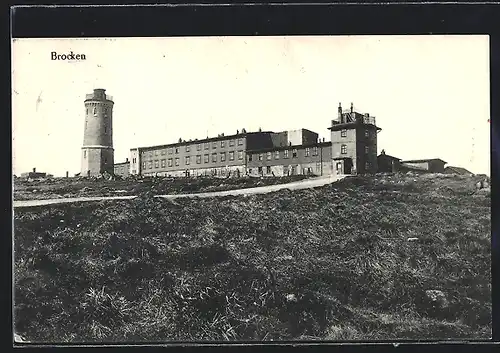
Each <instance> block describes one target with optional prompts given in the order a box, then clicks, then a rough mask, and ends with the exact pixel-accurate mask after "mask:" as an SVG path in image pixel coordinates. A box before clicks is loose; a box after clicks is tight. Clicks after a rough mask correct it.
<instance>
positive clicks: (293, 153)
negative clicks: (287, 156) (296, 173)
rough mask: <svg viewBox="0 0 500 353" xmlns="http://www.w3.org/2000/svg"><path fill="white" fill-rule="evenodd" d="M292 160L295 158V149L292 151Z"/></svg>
mask: <svg viewBox="0 0 500 353" xmlns="http://www.w3.org/2000/svg"><path fill="white" fill-rule="evenodd" d="M292 158H297V150H296V149H293V150H292Z"/></svg>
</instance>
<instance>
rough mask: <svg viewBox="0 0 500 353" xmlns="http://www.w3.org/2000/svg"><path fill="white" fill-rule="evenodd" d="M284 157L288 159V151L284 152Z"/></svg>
mask: <svg viewBox="0 0 500 353" xmlns="http://www.w3.org/2000/svg"><path fill="white" fill-rule="evenodd" d="M283 157H284V158H288V150H285V151H283Z"/></svg>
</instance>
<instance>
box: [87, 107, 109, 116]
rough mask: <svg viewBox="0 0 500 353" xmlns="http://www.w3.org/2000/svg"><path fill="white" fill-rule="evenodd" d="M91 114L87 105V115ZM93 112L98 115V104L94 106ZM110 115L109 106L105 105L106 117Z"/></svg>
mask: <svg viewBox="0 0 500 353" xmlns="http://www.w3.org/2000/svg"><path fill="white" fill-rule="evenodd" d="M88 114H89V108H88V107H87V115H88ZM92 114H94V116H97V106H94V108H92ZM108 115H109V107H104V117H105V118H107V117H108Z"/></svg>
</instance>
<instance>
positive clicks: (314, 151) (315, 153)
mask: <svg viewBox="0 0 500 353" xmlns="http://www.w3.org/2000/svg"><path fill="white" fill-rule="evenodd" d="M317 155H318V147H313V156H317Z"/></svg>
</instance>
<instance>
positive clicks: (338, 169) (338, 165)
mask: <svg viewBox="0 0 500 353" xmlns="http://www.w3.org/2000/svg"><path fill="white" fill-rule="evenodd" d="M336 171H337V174H342V162H337V165H336Z"/></svg>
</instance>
